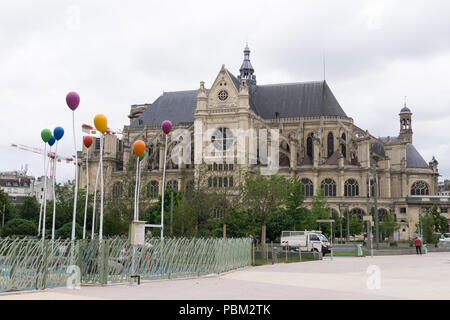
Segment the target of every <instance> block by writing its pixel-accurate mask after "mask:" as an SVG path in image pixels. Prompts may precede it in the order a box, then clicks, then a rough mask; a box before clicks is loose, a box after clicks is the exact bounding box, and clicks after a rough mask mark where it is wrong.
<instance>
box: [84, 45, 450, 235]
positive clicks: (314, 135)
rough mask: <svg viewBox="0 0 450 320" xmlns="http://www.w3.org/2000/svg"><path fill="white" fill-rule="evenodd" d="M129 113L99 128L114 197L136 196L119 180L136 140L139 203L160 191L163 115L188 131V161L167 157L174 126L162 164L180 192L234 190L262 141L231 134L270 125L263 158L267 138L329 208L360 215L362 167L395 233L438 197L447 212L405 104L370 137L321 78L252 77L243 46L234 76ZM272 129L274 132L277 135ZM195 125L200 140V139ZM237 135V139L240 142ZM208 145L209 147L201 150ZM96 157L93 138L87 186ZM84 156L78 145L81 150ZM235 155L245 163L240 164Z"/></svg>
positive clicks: (409, 231)
mask: <svg viewBox="0 0 450 320" xmlns="http://www.w3.org/2000/svg"><path fill="white" fill-rule="evenodd" d="M128 117H129V119H130V123H129V124H128V125H125V126H124V128H123V135H122V137H121V139H119V138H118V137H117V136H115V135H106V136H105V148H104V155H103V159H104V177H105V186H106V193H108V194H109V195H111V196H113V197H114V196H120V195H123V194H128V195H129V196H130V197H132V196H133V192H134V185H130V186H126V185H125V183H124V181H125V177H126V176H127V175H130V174H131V175H134V172H132V170H128V171H127V167H129V165H130V164H132V163H133V162H135V161H136V160H135V159H136V157H135V156H134V155H133V153H132V146H133V143H134V141H136V140H137V139H141V140H143V141H144V142H145V143H146V146H147V150H146V156H145V158H144V160H143V161H142V164H141V167H142V171H141V172H142V173H141V177H142V178H141V180H142V182H141V191H140V194H141V201H147V202H148V201H155V200H156V199H157V198H158V196H159V195H160V194H161V189H162V186H161V184H162V168H163V155H164V139H165V137H164V134H163V133H162V131H161V123H162V121H164V120H170V121H171V122H172V123H173V125H174V130H176V129H182V131H183V132H188V133H189V136H188V137H187V138H189V137H190V138H191V140H190V142H189V143H188V144H189V146H190V150H189V148H186V141H185V143H184V146H185V148H184V149H183V151H182V153H183V152H184V154H183V156H184V157H185V158H190V160H191V161H187V162H190V163H186V162H178V161H176V160H175V159H172V158H171V156H170V155H171V154H173V152H172V151H173V150H175V149H176V148H177V145H180V144H181V140H182V139H183V138H184V139H185V140H186V136H184V137H183V138H180V137H179V136H176V137H174V136H173V135H174V132H175V131H172V133H171V134H170V135H169V144H168V155H169V156H168V159H167V163H166V166H167V171H166V183H167V184H166V186H168V187H174V188H177V189H179V190H184V189H185V188H188V187H192V186H193V185H195V184H196V183H203V184H204V185H205V186H207V187H208V188H214V189H221V190H228V191H230V194H233V193H237V192H238V186H239V183H240V181H241V180H242V177H243V174H244V173H245V172H249V171H250V172H253V171H254V170H255V169H256V167H257V166H260V165H263V168H264V164H265V163H262V162H261V161H259V159H260V158H261V152H262V151H261V150H260V145H259V144H257V143H256V142H254V143H252V139H251V137H252V136H251V135H246V136H244V137H243V138H240V137H238V136H239V134H242V132H249V131H252V130H253V131H252V132H255V133H256V134H255V136H253V138H254V139H255V141H256V140H257V141H258V143H259V142H260V141H261V140H262V139H263V137H262V136H261V132H262V131H261V130H262V129H265V130H266V132H270V134H269V133H268V134H267V135H268V139H267V141H268V145H269V146H270V147H268V148H267V150H269V151H268V153H269V155H270V156H273V155H274V154H275V153H274V152H273V151H272V150H273V148H272V147H273V145H274V142H276V144H277V146H278V150H277V159H276V161H275V162H278V168H277V170H276V174H279V175H286V176H298V177H299V178H300V179H301V181H302V182H303V188H304V194H305V204H306V206H310V204H311V200H312V196H313V194H315V193H316V191H317V190H318V189H319V188H322V189H323V190H324V192H325V196H326V197H327V201H328V203H329V205H330V207H331V208H332V209H333V210H335V211H336V212H337V213H338V214H339V215H342V214H343V213H344V212H345V210H349V211H350V214H351V215H358V216H359V217H360V218H362V216H363V215H365V214H366V192H367V181H366V176H367V174H369V177H370V178H369V180H370V181H369V189H370V190H369V194H370V206H371V207H372V206H373V204H374V195H375V192H376V193H377V196H378V197H377V204H378V210H379V216H380V219H381V218H382V216H383V215H384V214H386V213H387V212H389V211H390V212H392V213H394V214H395V215H396V217H397V220H398V222H399V224H400V230H399V232H398V233H397V234H396V235H395V239H396V240H409V239H411V238H413V237H414V236H415V235H416V223H418V219H419V215H420V214H421V212H423V211H424V210H426V209H428V208H430V207H431V206H432V204H433V203H438V204H439V206H440V208H441V211H442V213H443V214H444V215H445V216H446V217H447V218H449V216H448V214H447V212H448V209H447V208H448V206H450V204H448V202H447V201H448V198H450V197H442V196H437V192H438V176H439V174H438V168H437V165H438V163H437V161H436V160H435V159H434V158H433V159H432V160H431V162H429V163H427V162H426V161H425V160H424V159H423V157H422V156H421V155H420V153H419V152H418V151H417V149H416V148H415V147H414V145H413V131H412V120H413V119H412V112H411V110H410V109H409V108H408V107H407V106H406V104H405V106H404V107H403V108H402V109H401V110H400V113H399V122H400V130H399V134H398V136H395V137H389V136H387V137H374V136H372V135H371V134H370V133H369V132H368V131H367V130H363V129H361V128H359V127H358V126H357V125H355V124H354V121H353V119H352V118H351V117H349V116H348V115H347V114H346V113H345V112H344V110H343V109H342V108H341V106H340V104H339V102H338V101H337V99H336V98H335V96H334V95H333V93H332V91H331V89H330V88H329V86H328V83H327V82H326V81H314V82H301V83H284V84H268V85H260V84H258V83H257V81H256V75H255V71H254V69H253V66H252V65H251V62H250V50H249V49H248V47H246V48H245V50H244V61H243V63H242V66H241V68H240V70H239V76H238V77H235V76H234V75H233V74H232V73H231V72H230V71H229V70H227V69H226V68H225V66H222V67H221V69H220V71H219V73H218V75H217V77H216V79H215V81H214V82H213V83H212V85H211V87H210V88H209V89H207V88H206V86H205V83H204V82H200V87H199V88H198V89H197V90H189V91H176V92H164V93H163V94H162V95H161V96H160V97H159V98H157V99H156V100H155V101H154V102H153V103H151V104H143V105H133V106H131V110H130V114H129V116H128ZM272 132H277V135H278V137H276V136H275V135H273V134H272ZM199 133H201V134H202V139H197V136H198V135H199ZM239 139H241V140H240V141H241V142H242V143H241V144H239V143H237V140H239ZM264 139H265V137H264ZM187 140H189V139H187ZM199 141H200V142H199ZM211 146H212V147H211ZM255 146H256V147H255ZM91 149H93V148H92V147H91ZM205 150H210V152H209V153H208V155H205V152H204V151H205ZM211 150H212V151H211ZM186 152H187V153H190V157H189V155H187V154H186ZM225 154H226V155H225ZM98 155H99V143H98V138H97V143H96V146H94V151H92V150H90V155H89V161H90V162H89V171H90V172H89V188H90V190H93V188H94V184H95V176H96V172H97V166H98ZM199 155H200V158H201V159H200V158H199ZM230 155H231V156H230ZM85 156H86V149H85V148H84V147H83V150H82V151H81V152H79V157H80V158H82V159H85ZM208 157H209V158H208ZM238 157H241V159H244V160H245V161H241V162H238V161H237V160H236V159H237V158H238ZM199 159H200V160H199ZM211 159H213V160H211ZM80 164H81V167H80V168H81V170H80V171H79V172H80V176H79V179H80V186H81V187H85V186H86V172H85V161H80ZM269 165H270V163H269ZM266 167H267V165H266ZM374 167H376V173H377V183H376V184H374V183H373V173H374ZM134 170H135V169H134ZM375 185H376V190H375Z"/></svg>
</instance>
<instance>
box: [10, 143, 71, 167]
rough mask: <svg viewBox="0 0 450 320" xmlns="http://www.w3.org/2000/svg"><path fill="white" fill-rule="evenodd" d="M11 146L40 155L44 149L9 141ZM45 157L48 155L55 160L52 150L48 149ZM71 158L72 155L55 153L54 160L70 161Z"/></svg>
mask: <svg viewBox="0 0 450 320" xmlns="http://www.w3.org/2000/svg"><path fill="white" fill-rule="evenodd" d="M11 147H13V148H17V149H20V150H24V151H29V152H33V153H37V154H40V155H41V156H42V155H43V154H44V151H42V149H40V148H36V147H29V146H26V145H23V144H16V143H11ZM47 157H49V158H50V159H52V160H55V153H54V152H50V151H48V152H47ZM73 159H74V156H72V157H66V156H62V155H60V154H57V155H56V160H57V161H58V162H61V161H63V160H64V161H66V162H67V163H70V162H72V161H73Z"/></svg>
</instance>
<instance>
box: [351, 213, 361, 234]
mask: <svg viewBox="0 0 450 320" xmlns="http://www.w3.org/2000/svg"><path fill="white" fill-rule="evenodd" d="M362 231H363V224H362V221H361V220H360V219H359V218H358V216H356V215H351V216H350V234H351V235H352V236H356V235H358V234H361V232H362Z"/></svg>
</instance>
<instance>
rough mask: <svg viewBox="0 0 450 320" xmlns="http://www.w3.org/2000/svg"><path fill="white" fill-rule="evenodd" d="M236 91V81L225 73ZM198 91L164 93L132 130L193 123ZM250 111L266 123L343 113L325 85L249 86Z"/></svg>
mask: <svg viewBox="0 0 450 320" xmlns="http://www.w3.org/2000/svg"><path fill="white" fill-rule="evenodd" d="M227 72H228V74H229V75H230V77H231V79H232V81H233V84H234V85H235V87H236V88H237V89H238V90H239V84H240V82H239V80H238V79H237V78H236V77H235V76H234V75H233V74H232V73H231V72H229V71H228V70H227ZM196 99H197V90H189V91H175V92H164V94H163V95H161V96H160V97H159V98H158V99H156V101H155V102H153V104H152V105H151V106H150V107H149V108H148V109H147V110H145V111H144V112H143V113H142V115H141V116H140V117H139V118H138V119H136V120H135V121H134V122H133V123H132V124H131V126H137V125H144V124H160V123H162V121H164V120H170V121H172V123H180V122H194V112H195V108H196V105H197V101H196ZM249 101H250V107H251V108H252V109H253V110H254V111H255V113H256V114H258V115H259V116H261V117H262V118H265V119H274V118H276V115H275V112H277V113H278V117H280V118H289V117H314V116H343V117H346V116H347V115H346V114H345V112H344V110H342V108H341V106H340V105H339V103H338V102H337V100H336V98H335V97H334V95H333V93H332V92H331V90H330V88H329V87H328V84H327V83H326V82H325V81H316V82H302V83H284V84H274V85H250V87H249Z"/></svg>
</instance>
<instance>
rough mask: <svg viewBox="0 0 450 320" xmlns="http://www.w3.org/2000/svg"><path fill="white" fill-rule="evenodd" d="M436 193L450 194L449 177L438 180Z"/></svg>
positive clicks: (441, 194)
mask: <svg viewBox="0 0 450 320" xmlns="http://www.w3.org/2000/svg"><path fill="white" fill-rule="evenodd" d="M438 195H440V196H450V180H449V179H445V180H444V181H440V182H439V184H438Z"/></svg>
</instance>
